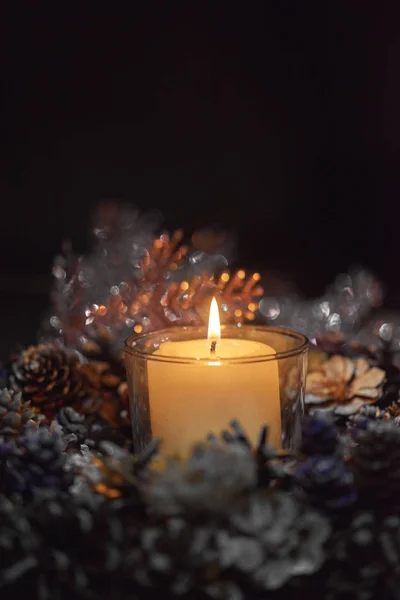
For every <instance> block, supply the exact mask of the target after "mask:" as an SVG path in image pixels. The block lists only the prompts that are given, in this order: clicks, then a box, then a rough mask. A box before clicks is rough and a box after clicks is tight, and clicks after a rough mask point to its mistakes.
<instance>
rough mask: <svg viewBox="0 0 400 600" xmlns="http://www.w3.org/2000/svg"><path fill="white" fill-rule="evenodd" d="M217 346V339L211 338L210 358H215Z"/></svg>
mask: <svg viewBox="0 0 400 600" xmlns="http://www.w3.org/2000/svg"><path fill="white" fill-rule="evenodd" d="M216 348H217V340H213V341H212V342H211V344H210V356H211V358H215V352H216Z"/></svg>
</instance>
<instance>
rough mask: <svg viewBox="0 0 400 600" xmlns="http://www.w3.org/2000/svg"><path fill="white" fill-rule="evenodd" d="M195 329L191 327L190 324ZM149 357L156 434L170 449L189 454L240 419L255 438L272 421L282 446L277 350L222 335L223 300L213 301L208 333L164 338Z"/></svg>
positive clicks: (274, 441)
mask: <svg viewBox="0 0 400 600" xmlns="http://www.w3.org/2000/svg"><path fill="white" fill-rule="evenodd" d="M189 330H190V328H189ZM151 356H152V357H154V359H153V360H151V359H150V360H149V361H148V365H147V376H148V386H149V409H150V421H151V430H152V435H153V437H160V438H162V442H163V450H164V452H165V453H167V454H181V455H185V454H187V453H188V452H189V451H190V448H191V446H192V445H193V444H194V443H195V442H196V441H198V440H201V439H204V438H205V437H206V436H207V434H208V433H210V432H213V433H215V434H217V435H218V434H219V433H220V432H221V431H222V430H223V429H225V428H226V427H227V426H228V424H229V422H230V421H231V420H232V419H237V420H238V421H240V423H241V424H242V425H243V427H244V429H245V431H246V432H247V434H248V435H249V439H250V440H251V441H252V442H254V443H256V441H257V438H258V434H259V431H260V428H261V426H262V425H263V424H265V423H267V424H268V425H269V431H270V438H269V440H270V443H271V444H272V445H273V446H275V447H276V448H280V447H281V414H280V395H279V374H278V363H277V361H276V360H275V357H276V351H275V350H274V349H273V348H271V347H270V346H268V345H267V344H264V343H261V342H258V341H254V340H251V339H243V338H242V337H237V338H233V337H228V338H225V337H223V336H221V326H220V319H219V312H218V304H217V301H216V299H215V298H213V300H212V302H211V306H210V318H209V323H208V336H207V339H205V337H204V338H202V339H201V338H197V339H189V340H188V339H187V338H185V339H182V341H170V340H167V341H164V342H163V343H161V344H160V346H159V347H158V348H157V349H156V350H155V352H154V353H153V354H152V355H151Z"/></svg>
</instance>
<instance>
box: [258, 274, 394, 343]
mask: <svg viewBox="0 0 400 600" xmlns="http://www.w3.org/2000/svg"><path fill="white" fill-rule="evenodd" d="M383 296H384V294H383V289H382V287H381V285H380V284H379V282H378V280H377V279H376V277H375V276H374V275H373V274H372V273H370V272H368V271H366V270H363V269H354V270H352V271H350V272H349V273H346V274H343V275H340V276H338V277H337V279H336V280H335V281H334V283H333V284H332V285H330V286H329V287H328V289H327V290H326V292H325V294H324V295H323V296H322V297H320V298H316V299H313V300H305V299H302V298H300V297H298V296H295V295H292V296H286V297H282V298H275V297H269V296H264V297H263V298H262V299H261V300H260V313H261V315H262V316H263V317H264V318H265V319H266V320H267V321H268V322H271V324H274V325H282V326H285V327H290V328H292V329H294V330H296V331H300V332H301V333H304V334H305V335H307V337H308V338H309V339H310V340H311V341H312V342H313V343H316V344H317V343H318V341H321V340H324V338H325V339H327V340H335V342H336V343H342V342H343V341H345V340H349V339H350V338H351V339H354V337H355V334H356V332H359V331H360V330H361V329H363V328H364V327H365V325H366V323H367V322H369V320H370V318H371V316H372V313H373V312H374V311H375V310H377V309H378V308H379V307H380V306H381V305H382V302H383Z"/></svg>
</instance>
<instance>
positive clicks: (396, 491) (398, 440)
mask: <svg viewBox="0 0 400 600" xmlns="http://www.w3.org/2000/svg"><path fill="white" fill-rule="evenodd" d="M352 435H353V439H354V441H355V445H354V446H353V448H352V449H351V459H352V460H351V465H352V468H353V472H354V475H355V481H356V484H357V486H358V488H359V489H360V490H361V491H362V498H363V499H365V500H366V501H368V502H371V503H374V502H377V501H379V500H384V501H385V502H387V503H389V504H392V503H394V504H395V505H400V428H399V427H398V426H397V425H396V424H395V423H393V422H392V421H371V422H370V423H368V424H367V427H366V429H365V430H362V429H355V430H354V431H353V432H352Z"/></svg>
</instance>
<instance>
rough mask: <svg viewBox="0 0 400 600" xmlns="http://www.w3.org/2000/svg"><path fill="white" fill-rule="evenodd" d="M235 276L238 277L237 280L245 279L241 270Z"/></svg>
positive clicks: (244, 274)
mask: <svg viewBox="0 0 400 600" xmlns="http://www.w3.org/2000/svg"><path fill="white" fill-rule="evenodd" d="M237 276H238V277H239V279H244V278H245V277H246V271H243V269H241V270H240V271H238V272H237Z"/></svg>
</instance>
